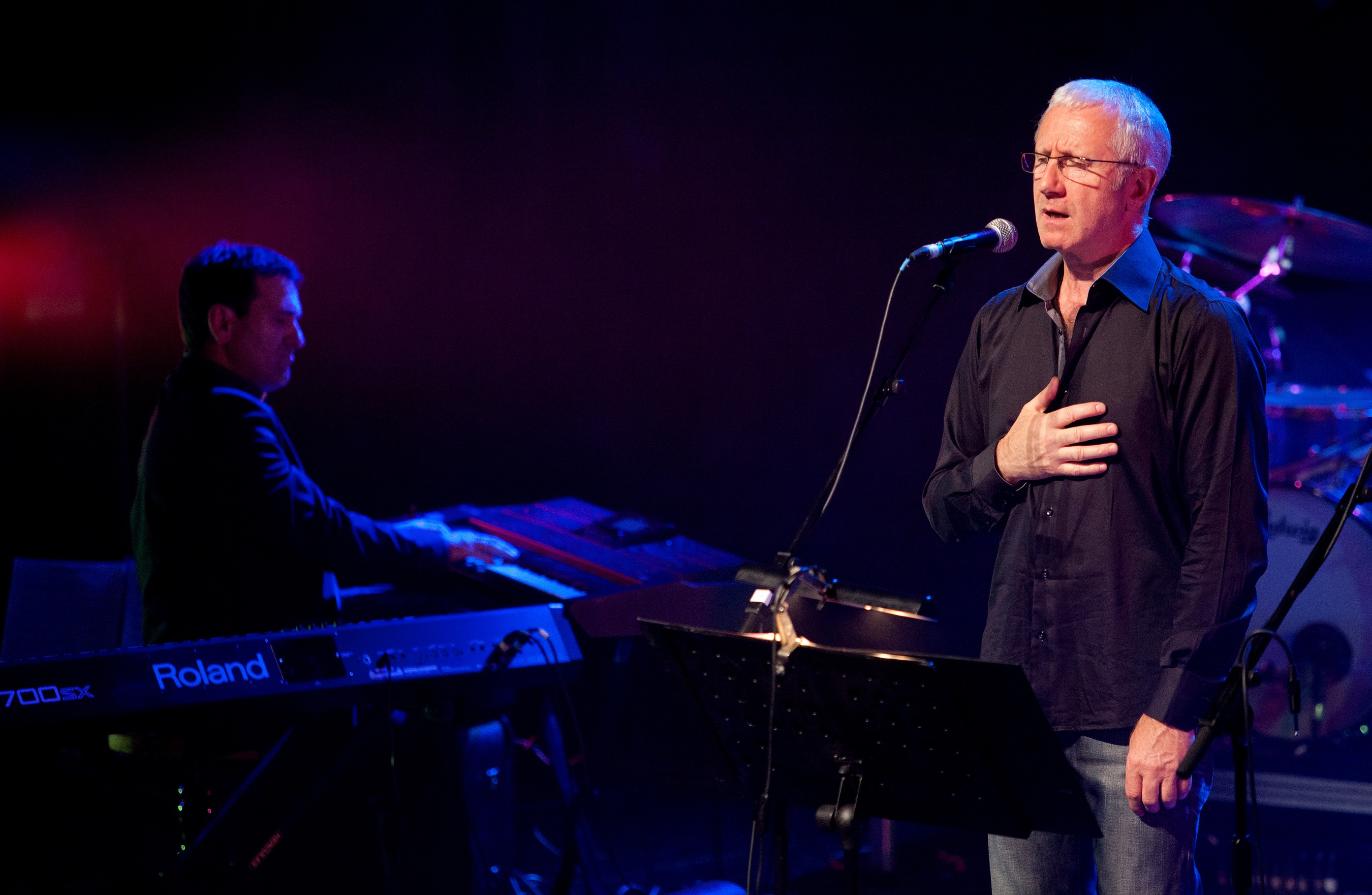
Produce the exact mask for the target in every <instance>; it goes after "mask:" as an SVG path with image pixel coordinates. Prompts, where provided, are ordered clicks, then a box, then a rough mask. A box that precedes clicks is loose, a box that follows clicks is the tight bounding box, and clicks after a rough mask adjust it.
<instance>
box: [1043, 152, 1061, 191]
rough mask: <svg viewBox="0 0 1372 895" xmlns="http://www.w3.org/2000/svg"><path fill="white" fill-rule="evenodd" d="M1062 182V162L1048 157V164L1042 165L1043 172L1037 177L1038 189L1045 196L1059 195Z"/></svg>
mask: <svg viewBox="0 0 1372 895" xmlns="http://www.w3.org/2000/svg"><path fill="white" fill-rule="evenodd" d="M1064 182H1065V178H1064V177H1063V176H1062V162H1061V161H1059V160H1058V159H1049V160H1048V164H1046V165H1044V166H1043V173H1042V174H1041V175H1039V178H1038V188H1039V190H1040V191H1042V192H1043V194H1044V195H1046V196H1060V195H1062V190H1063V184H1064Z"/></svg>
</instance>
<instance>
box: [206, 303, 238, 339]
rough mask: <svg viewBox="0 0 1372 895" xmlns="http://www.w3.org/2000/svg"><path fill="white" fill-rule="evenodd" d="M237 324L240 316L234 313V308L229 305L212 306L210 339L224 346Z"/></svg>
mask: <svg viewBox="0 0 1372 895" xmlns="http://www.w3.org/2000/svg"><path fill="white" fill-rule="evenodd" d="M236 323H238V315H237V314H235V313H234V310H233V308H231V307H229V306H228V305H210V310H209V324H210V338H211V339H213V340H214V341H215V342H216V343H217V344H220V345H223V344H224V343H225V342H227V341H228V340H229V338H230V337H231V336H232V335H233V328H234V325H235V324H236Z"/></svg>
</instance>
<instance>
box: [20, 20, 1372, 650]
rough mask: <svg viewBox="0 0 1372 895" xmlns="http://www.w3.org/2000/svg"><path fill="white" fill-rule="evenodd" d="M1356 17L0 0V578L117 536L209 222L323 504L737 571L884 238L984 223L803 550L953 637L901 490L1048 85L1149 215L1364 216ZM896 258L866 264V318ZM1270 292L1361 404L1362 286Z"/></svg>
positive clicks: (861, 303) (968, 639)
mask: <svg viewBox="0 0 1372 895" xmlns="http://www.w3.org/2000/svg"><path fill="white" fill-rule="evenodd" d="M1364 8H1365V7H1364V5H1363V4H1358V3H1354V2H1347V0H1326V2H1312V0H1296V2H1292V3H1288V4H1284V5H1282V6H1281V7H1279V8H1273V10H1271V11H1259V8H1258V7H1255V6H1252V5H1249V4H1238V3H1234V4H1218V5H1212V6H1205V5H1192V4H1161V5H1159V4H1133V3H1127V4H1122V5H1115V4H1105V5H1101V4H1088V5H1086V6H1082V5H1080V4H1062V3H1045V4H1037V3H1019V4H1007V5H1005V6H1003V7H1002V6H997V5H994V4H930V5H923V4H908V5H897V6H894V7H892V8H877V7H864V6H854V7H852V8H848V9H844V10H843V11H838V10H836V9H834V8H832V7H824V6H819V7H808V6H801V5H796V4H752V5H745V4H736V3H690V4H658V3H641V2H620V3H615V2H606V3H592V4H584V5H583V4H575V5H574V4H560V3H539V2H532V3H510V4H493V3H474V4H447V3H439V2H431V3H427V4H426V3H399V4H381V3H359V2H334V3H328V4H324V3H310V4H304V5H289V6H287V5H278V4H274V3H254V2H249V3H240V4H234V5H231V6H222V7H217V8H216V10H215V11H214V12H213V13H211V12H209V11H207V10H201V9H192V7H185V8H180V9H177V10H175V11H170V12H166V13H157V14H153V13H151V12H149V13H139V12H136V11H132V10H127V9H114V8H110V9H104V10H92V11H88V12H82V13H80V14H77V13H76V12H72V13H70V15H67V14H60V15H59V14H57V13H53V14H50V15H49V14H44V13H36V12H32V11H29V12H13V13H11V15H12V16H13V18H12V20H11V21H10V22H9V23H8V24H7V26H6V31H7V34H8V38H9V39H8V40H7V41H6V43H7V51H6V53H5V54H4V55H3V56H2V57H0V72H3V82H4V84H5V85H6V86H5V95H6V100H5V104H4V113H3V117H2V118H0V402H2V403H0V406H3V407H4V415H5V437H4V438H3V439H0V470H2V471H3V472H0V475H3V479H0V482H2V485H0V487H3V495H4V498H3V499H4V508H5V512H4V514H3V522H0V526H3V527H0V564H3V567H4V568H8V564H9V559H10V558H11V557H13V556H16V555H24V556H28V555H37V556H64V557H79V558H105V557H118V556H122V555H124V554H125V553H126V552H127V551H128V549H129V548H128V538H127V531H126V517H127V509H128V504H129V500H130V498H131V493H132V483H133V473H134V466H135V462H136V458H137V449H138V443H139V441H140V439H141V436H142V430H143V427H144V425H145V424H146V420H147V417H148V414H149V412H150V411H151V408H152V406H153V403H154V400H155V398H156V392H157V388H158V385H159V383H160V381H161V379H162V377H163V376H164V375H165V374H166V372H167V371H168V370H169V369H170V368H171V367H172V366H173V365H174V364H175V362H176V360H177V358H178V356H179V353H180V342H179V336H178V331H177V324H176V316H175V287H176V282H177V278H178V274H179V270H180V266H181V264H182V263H183V262H184V260H185V259H186V258H187V257H188V256H189V255H190V254H192V253H193V252H194V251H195V250H197V249H199V248H200V247H201V246H203V245H205V244H207V243H209V242H212V241H214V240H216V239H219V238H231V239H238V240H248V241H256V242H262V243H265V244H268V245H271V246H273V247H275V248H278V249H280V250H281V251H283V252H285V253H287V254H289V255H291V256H292V257H293V258H294V259H295V260H296V261H297V262H298V263H299V264H300V265H301V267H302V269H303V270H304V272H305V276H306V281H305V284H304V287H303V291H302V298H303V302H304V307H305V318H304V327H305V332H306V336H307V338H308V340H309V344H308V347H307V348H306V349H305V350H304V351H303V352H302V354H301V356H300V358H299V360H298V362H297V364H296V368H295V381H294V382H293V383H292V384H291V386H290V387H289V388H288V389H286V390H285V391H283V392H281V393H279V394H278V395H277V396H276V397H275V398H274V404H275V406H277V408H278V409H279V411H280V413H281V415H282V417H283V419H284V420H285V422H286V424H287V426H288V427H289V429H290V431H291V433H292V435H293V437H294V438H295V440H296V443H297V445H298V447H299V448H300V449H301V452H302V454H303V456H304V458H305V461H306V463H307V466H308V467H309V468H310V470H311V471H312V473H313V474H314V476H315V478H316V479H317V480H319V481H320V482H321V483H322V484H323V485H324V486H325V487H326V489H328V490H330V491H331V492H332V493H334V494H335V495H336V496H338V497H339V498H341V499H343V500H344V501H345V502H346V503H348V504H349V505H350V506H353V507H355V508H357V509H361V510H364V511H367V512H370V513H373V514H377V515H383V516H385V515H394V514H401V513H405V512H408V511H410V510H412V509H422V508H426V507H436V506H442V505H447V504H453V503H457V502H470V503H477V504H496V503H516V502H523V501H528V500H532V499H536V498H540V497H549V496H557V495H564V494H566V495H576V496H579V497H583V498H585V499H587V500H590V501H592V502H594V503H597V504H601V505H605V506H609V507H614V508H617V509H622V510H632V511H637V512H640V513H643V514H646V515H648V516H651V517H655V518H659V519H662V520H666V521H670V522H673V523H676V524H677V525H678V526H680V527H681V529H682V530H683V531H685V532H686V533H688V534H690V535H691V536H693V537H695V538H697V539H699V540H702V541H705V542H707V543H710V544H713V545H716V546H719V547H723V548H727V549H730V550H733V551H735V552H738V553H740V554H743V555H746V556H749V557H752V558H759V559H761V558H765V557H767V556H769V555H770V554H771V553H772V552H773V551H775V550H777V549H779V548H781V547H783V546H784V545H785V542H786V541H787V539H788V538H789V536H790V534H791V533H792V531H793V530H794V528H795V527H796V525H797V524H798V523H799V521H800V518H801V517H802V515H803V513H804V511H805V509H806V507H807V506H808V504H809V502H810V500H811V498H812V496H813V494H814V493H815V491H816V490H817V489H818V487H819V485H820V483H821V481H822V479H823V477H824V476H825V474H826V473H827V471H828V469H829V467H830V465H831V464H832V462H833V460H834V458H835V457H836V455H837V453H838V451H839V449H840V447H841V445H842V443H843V440H844V438H845V436H846V434H847V429H848V425H849V423H850V420H851V415H852V413H853V410H854V407H855V405H856V402H857V399H858V394H859V390H860V387H861V384H862V380H863V376H864V375H865V372H866V365H867V362H868V359H869V353H870V350H871V346H872V343H873V340H874V338H875V333H876V327H877V324H878V321H879V319H880V313H881V308H882V302H883V299H884V297H885V294H886V290H887V287H888V285H889V282H890V278H891V276H892V275H893V274H894V273H895V270H896V267H897V265H898V263H899V261H900V259H901V258H902V256H903V255H904V254H905V253H906V252H908V251H910V250H911V249H912V248H914V247H915V246H916V245H919V244H921V243H924V242H929V241H932V240H934V239H937V238H940V237H943V236H947V235H951V234H954V233H959V232H965V231H969V230H973V229H976V228H978V227H980V226H982V224H983V223H984V222H986V221H987V220H988V219H990V218H993V217H997V216H1004V217H1007V218H1009V219H1010V220H1012V221H1014V222H1016V223H1017V224H1019V225H1020V227H1021V231H1022V237H1021V244H1020V247H1019V248H1018V249H1017V250H1016V251H1015V252H1014V253H1013V254H1010V255H1007V256H990V255H987V256H981V257H977V258H976V259H974V260H971V261H968V262H967V263H966V264H965V265H964V266H963V269H962V271H961V275H960V279H959V282H958V284H957V290H956V295H955V300H953V301H951V302H949V303H947V304H946V305H945V306H942V307H940V308H939V309H938V310H936V311H935V312H934V314H933V316H932V319H931V321H930V323H929V326H928V329H927V331H926V332H925V333H924V336H923V339H922V341H921V342H920V347H919V348H918V350H917V351H916V354H915V356H914V358H913V360H912V362H911V363H910V365H909V366H908V368H907V369H906V379H907V381H908V383H909V388H908V390H907V391H906V392H905V394H903V395H902V396H901V397H900V398H899V399H897V400H895V401H894V402H892V404H891V405H890V406H889V407H888V408H887V409H886V410H885V411H884V412H883V414H882V416H881V417H880V418H879V419H878V421H877V422H876V424H875V425H874V426H873V428H872V429H871V431H870V433H869V437H868V440H867V442H866V443H865V444H864V445H862V447H861V449H860V450H859V451H858V452H857V453H856V454H855V456H854V458H853V461H852V465H851V467H850V470H849V473H848V475H847V477H846V479H845V480H844V482H843V486H842V489H841V490H840V492H839V495H838V497H837V499H836V500H835V501H834V505H833V508H832V511H831V513H830V515H829V516H828V517H827V518H826V520H825V522H824V524H823V526H822V528H821V530H820V532H819V536H818V539H817V541H816V543H815V544H814V546H813V548H812V549H811V551H810V552H809V558H810V559H812V560H815V561H820V562H822V563H824V564H826V565H827V566H828V567H829V568H830V570H831V571H833V572H835V573H837V574H840V575H842V576H844V577H845V578H847V579H849V580H851V581H854V582H860V583H863V584H867V585H871V586H878V587H885V588H889V589H893V590H896V591H901V592H907V593H926V592H927V593H933V594H936V595H937V596H938V597H939V598H940V599H941V600H942V601H943V603H944V604H945V617H946V622H945V623H944V624H943V625H941V626H940V627H939V629H938V631H937V632H936V633H934V634H931V635H930V648H931V649H938V650H941V651H951V652H963V653H968V652H973V651H974V650H975V647H976V639H977V635H978V632H979V630H980V626H981V622H982V615H983V612H984V608H983V607H984V596H983V595H984V589H985V584H986V581H987V578H988V577H989V557H990V552H989V550H988V549H987V547H986V545H958V546H955V547H951V548H950V547H946V546H943V545H940V544H939V543H938V542H937V541H936V539H935V538H934V537H933V535H932V534H931V532H930V531H929V528H928V525H927V523H926V521H925V520H924V517H923V513H922V511H921V510H920V508H919V503H918V498H919V492H920V489H921V487H922V484H923V480H924V476H925V474H926V473H927V471H928V469H929V467H930V466H931V464H932V461H933V457H934V454H935V451H936V448H937V439H938V430H939V416H940V413H941V409H942V403H943V398H944V395H945V393H946V389H947V385H948V382H949V380H950V377H951V372H952V367H953V364H954V362H955V360H956V357H957V354H958V352H959V351H960V349H961V346H962V342H963V340H964V338H965V335H966V332H967V329H968V324H969V322H970V319H971V317H972V315H973V313H974V312H975V310H976V308H977V307H978V305H980V303H981V302H982V301H984V300H985V299H986V298H987V297H988V296H989V295H990V294H991V293H992V292H994V291H996V290H998V289H999V288H1002V287H1005V286H1008V285H1011V284H1013V283H1015V282H1017V281H1020V280H1022V279H1024V278H1025V277H1026V276H1027V275H1028V274H1029V273H1031V272H1032V271H1033V270H1034V269H1035V268H1036V267H1037V265H1038V264H1039V263H1041V261H1042V260H1043V257H1044V253H1043V252H1042V250H1041V249H1040V248H1039V247H1038V245H1037V240H1036V239H1035V238H1034V235H1033V232H1032V218H1031V210H1030V209H1031V202H1030V191H1029V182H1028V178H1027V176H1026V175H1024V174H1023V173H1021V172H1020V171H1019V169H1018V167H1017V159H1016V154H1017V153H1018V152H1020V151H1022V150H1024V149H1026V148H1030V144H1031V136H1032V132H1033V129H1034V125H1035V122H1036V120H1037V116H1038V114H1039V112H1040V111H1041V109H1042V107H1043V105H1044V104H1045V103H1046V101H1047V99H1048V96H1049V94H1050V93H1051V91H1052V89H1053V88H1054V87H1055V86H1057V85H1058V84H1060V83H1061V82H1063V81H1066V80H1069V79H1071V78H1075V77H1112V78H1119V79H1122V80H1125V81H1128V82H1131V83H1134V84H1136V85H1138V86H1139V87H1141V88H1143V89H1144V90H1145V91H1146V92H1148V93H1149V94H1150V95H1152V96H1153V98H1154V99H1155V100H1156V101H1157V102H1158V104H1159V105H1160V107H1161V108H1162V110H1163V111H1164V113H1165V114H1166V115H1167V117H1168V120H1169V123H1170V124H1171V127H1172V131H1173V135H1174V161H1173V165H1172V168H1171V170H1170V171H1169V173H1168V175H1167V177H1166V179H1165V180H1164V182H1163V191H1164V192H1195V193H1233V194H1237V195H1245V196H1254V197H1260V198H1268V199H1272V200H1277V201H1291V200H1292V199H1293V198H1294V197H1295V196H1297V195H1302V196H1304V197H1305V200H1306V202H1307V203H1308V205H1309V206H1311V207H1313V208H1318V209H1322V210H1326V211H1331V212H1335V213H1338V214H1342V215H1345V216H1348V217H1351V218H1354V219H1357V220H1360V221H1364V222H1369V221H1372V136H1370V135H1369V130H1368V128H1367V127H1366V124H1365V121H1364V119H1365V117H1366V115H1367V113H1368V110H1369V106H1368V100H1367V76H1366V73H1365V63H1366V59H1365V55H1366V39H1367V35H1368V34H1369V33H1370V32H1369V29H1368V27H1367V26H1368V24H1369V23H1368V17H1367V15H1366V13H1365V12H1364V11H1363V9H1364ZM1298 262H1299V259H1298ZM931 274H932V268H931V267H919V266H916V267H914V268H913V269H912V270H911V271H910V273H909V274H908V275H907V277H906V278H905V279H904V281H903V282H902V284H901V287H900V292H899V295H898V307H897V313H896V318H897V319H896V321H895V325H894V329H893V333H894V334H895V336H896V337H897V338H899V337H900V336H902V335H903V333H904V331H905V329H906V328H907V327H908V324H909V321H910V320H911V318H912V316H913V311H914V309H915V308H916V307H917V306H918V304H919V302H921V301H923V300H924V298H923V296H924V292H923V289H924V285H925V283H926V282H927V280H928V278H929V276H930V275H931ZM1224 285H1228V286H1232V285H1234V284H1224ZM1289 285H1290V286H1291V289H1292V291H1293V292H1295V293H1296V298H1295V299H1294V300H1293V301H1289V302H1287V303H1286V304H1285V305H1283V306H1282V308H1281V311H1282V313H1283V314H1285V315H1286V317H1285V318H1284V322H1285V323H1287V325H1288V327H1289V329H1290V331H1291V333H1292V341H1291V342H1290V343H1289V351H1288V355H1289V357H1290V358H1291V363H1292V370H1291V371H1290V375H1291V376H1292V377H1293V378H1296V379H1304V380H1305V381H1310V382H1345V383H1350V384H1353V385H1360V386H1364V387H1365V386H1367V385H1368V384H1369V383H1368V382H1367V381H1366V380H1365V379H1364V378H1363V377H1365V376H1366V375H1367V368H1368V367H1372V360H1369V357H1372V352H1369V351H1368V350H1367V349H1366V348H1365V346H1364V345H1362V344H1360V342H1363V341H1365V334H1366V333H1367V332H1368V331H1369V330H1368V329H1367V328H1366V324H1367V322H1368V321H1367V312H1366V310H1365V307H1366V304H1367V298H1368V296H1367V294H1366V293H1367V289H1366V287H1364V288H1362V289H1354V288H1352V287H1341V286H1338V285H1336V284H1327V283H1321V282H1318V281H1315V280H1308V281H1301V280H1300V279H1299V278H1294V279H1293V280H1292V281H1291V283H1290V284H1289ZM1300 337H1303V341H1300Z"/></svg>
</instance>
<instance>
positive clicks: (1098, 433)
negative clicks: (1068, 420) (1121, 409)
mask: <svg viewBox="0 0 1372 895" xmlns="http://www.w3.org/2000/svg"><path fill="white" fill-rule="evenodd" d="M1063 434H1064V435H1066V436H1067V437H1068V438H1070V439H1071V443H1072V444H1078V443H1080V442H1083V441H1099V440H1100V439H1102V438H1114V437H1115V436H1116V435H1118V434H1120V427H1119V426H1116V425H1115V424H1114V423H1095V424H1094V425H1090V426H1073V427H1072V428H1070V429H1067V430H1064V432H1063Z"/></svg>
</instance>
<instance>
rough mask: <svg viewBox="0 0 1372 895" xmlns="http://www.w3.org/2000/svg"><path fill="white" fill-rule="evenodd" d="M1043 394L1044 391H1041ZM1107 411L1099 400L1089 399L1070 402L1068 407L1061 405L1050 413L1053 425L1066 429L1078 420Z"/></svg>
mask: <svg viewBox="0 0 1372 895" xmlns="http://www.w3.org/2000/svg"><path fill="white" fill-rule="evenodd" d="M1040 394H1042V393H1040ZM1104 412H1105V405H1104V404H1102V403H1100V402H1099V401H1087V402H1085V403H1083V404H1068V405H1067V406H1066V407H1059V408H1058V409H1057V410H1054V411H1053V412H1052V413H1050V414H1048V416H1049V418H1050V419H1051V421H1052V423H1053V425H1055V426H1057V427H1058V428H1060V429H1065V428H1067V427H1068V426H1070V425H1072V424H1073V423H1075V422H1076V421H1077V420H1084V419H1087V418H1088V417H1093V416H1100V415H1101V414H1102V413H1104Z"/></svg>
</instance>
